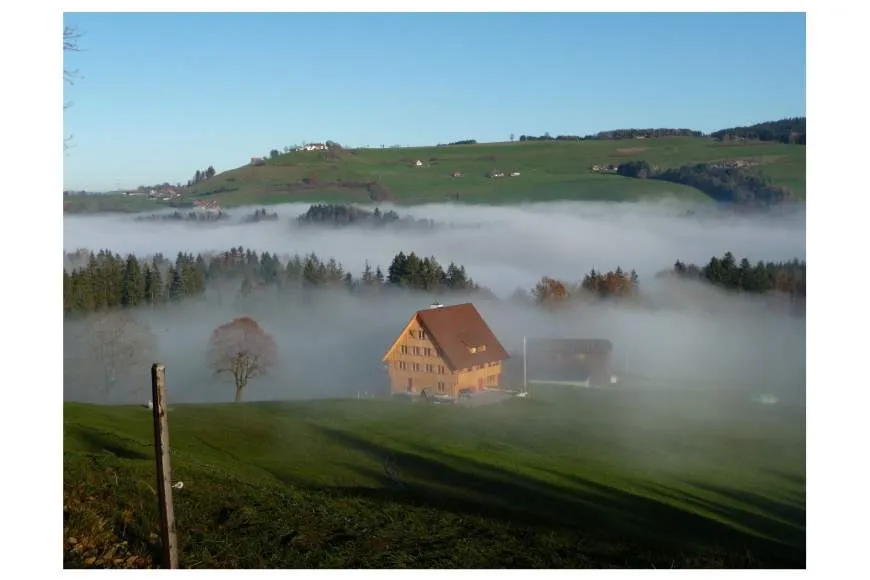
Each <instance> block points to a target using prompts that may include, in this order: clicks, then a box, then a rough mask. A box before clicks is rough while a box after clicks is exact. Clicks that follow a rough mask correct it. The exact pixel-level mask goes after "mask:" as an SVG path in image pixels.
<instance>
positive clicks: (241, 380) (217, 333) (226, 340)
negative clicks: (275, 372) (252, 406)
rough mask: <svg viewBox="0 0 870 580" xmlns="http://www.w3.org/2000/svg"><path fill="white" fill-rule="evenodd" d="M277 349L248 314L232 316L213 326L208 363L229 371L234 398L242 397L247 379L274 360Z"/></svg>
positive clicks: (261, 371)
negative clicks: (232, 381) (231, 318)
mask: <svg viewBox="0 0 870 580" xmlns="http://www.w3.org/2000/svg"><path fill="white" fill-rule="evenodd" d="M277 352H278V349H277V347H276V345H275V339H274V338H273V337H272V335H270V334H268V333H266V331H264V330H263V328H262V327H261V326H260V325H259V324H258V323H257V321H256V320H254V319H253V318H251V317H250V316H243V317H241V318H236V319H234V320H232V321H230V322H227V323H226V324H223V325H221V326H219V327H217V328H215V329H214V331H213V332H212V333H211V340H210V341H209V349H208V358H209V365H210V366H211V368H213V369H214V370H215V372H216V373H217V374H221V373H230V374H231V375H232V376H233V380H234V381H235V386H236V397H235V402H236V403H238V402H239V401H241V400H242V391H243V390H244V389H245V387H246V386H247V385H248V381H249V380H250V379H252V378H254V377H257V376H259V375H263V374H265V373H266V371H267V370H268V369H269V367H271V366H272V365H274V364H275V359H276V358H277Z"/></svg>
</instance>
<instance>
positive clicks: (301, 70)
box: [64, 13, 806, 191]
mask: <svg viewBox="0 0 870 580" xmlns="http://www.w3.org/2000/svg"><path fill="white" fill-rule="evenodd" d="M64 22H65V24H67V25H73V26H76V27H77V28H79V29H80V30H81V31H82V32H83V33H84V35H83V37H82V38H81V41H80V44H81V46H82V48H83V49H84V50H83V51H81V52H77V53H66V54H65V57H64V64H65V67H66V68H70V69H77V70H78V71H79V73H80V76H81V78H79V79H78V80H76V82H75V84H74V85H73V86H67V87H65V89H64V99H65V100H69V101H72V103H73V106H72V107H71V108H70V109H68V110H67V111H66V112H65V113H64V132H65V134H72V135H73V147H72V148H71V149H70V150H69V151H68V153H67V154H66V156H65V158H64V188H65V189H88V190H92V191H100V190H109V189H116V188H118V187H120V188H129V187H135V186H137V185H141V184H151V183H158V182H164V181H169V182H172V183H174V182H177V181H180V182H186V181H187V179H189V178H190V177H191V176H192V175H193V173H194V172H195V171H196V169H198V168H205V167H207V166H208V165H210V164H211V165H214V167H215V169H217V170H218V172H220V171H224V170H227V169H232V168H234V167H237V166H239V165H241V164H243V163H245V162H247V161H248V160H249V159H250V157H251V156H254V155H264V154H267V153H268V151H269V150H270V149H273V148H277V149H281V148H283V147H284V146H285V145H293V144H296V143H301V142H303V141H324V140H327V139H332V140H334V141H338V142H339V143H342V144H345V145H349V146H365V145H370V146H379V145H381V144H383V145H387V146H390V145H393V144H401V145H427V144H435V143H441V142H448V141H455V140H459V139H477V140H478V141H504V140H507V139H508V138H509V136H510V134H511V133H514V134H516V135H517V136H519V135H521V134H523V133H528V134H543V133H545V132H550V133H551V134H554V135H555V134H560V133H566V134H580V135H584V134H588V133H593V132H597V131H601V130H607V129H616V128H624V127H688V128H692V129H698V130H702V131H713V130H716V129H719V128H723V127H728V126H733V125H741V124H749V123H754V122H758V121H764V120H772V119H779V118H782V117H789V116H799V115H804V114H805V111H806V64H805V62H806V37H805V34H806V32H805V30H806V19H805V16H804V14H729V13H721V14H714V13H708V14H680V13H671V14H668V13H661V14H653V13H644V14H632V13H623V14H619V13H614V14H595V13H587V14H583V13H576V14H534V13H533V14H519V13H515V14H491V13H480V14H339V13H336V14H292V13H287V14H281V13H266V14H253V13H251V14H245V13H235V14H234V13H214V14H211V13H140V14H135V13H118V14H106V13H102V14H101V13H91V14H79V13H66V14H65V16H64Z"/></svg>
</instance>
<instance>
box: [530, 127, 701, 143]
mask: <svg viewBox="0 0 870 580" xmlns="http://www.w3.org/2000/svg"><path fill="white" fill-rule="evenodd" d="M703 136H704V133H702V132H701V131H693V130H692V129H615V130H612V131H599V132H598V133H595V134H594V135H585V136H583V137H581V136H579V135H557V136H555V137H553V136H552V135H550V134H549V133H544V134H543V135H538V136H535V135H520V141H615V140H619V139H638V138H643V139H656V138H660V137H703Z"/></svg>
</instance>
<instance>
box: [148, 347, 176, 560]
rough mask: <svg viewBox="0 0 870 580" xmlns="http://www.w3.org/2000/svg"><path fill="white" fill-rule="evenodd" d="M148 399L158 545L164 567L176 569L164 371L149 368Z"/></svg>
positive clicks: (160, 367)
mask: <svg viewBox="0 0 870 580" xmlns="http://www.w3.org/2000/svg"><path fill="white" fill-rule="evenodd" d="M151 397H152V399H153V402H154V404H153V410H152V412H153V413H154V459H155V461H156V464H157V501H158V502H159V504H158V507H159V508H160V541H161V542H162V548H163V565H164V566H166V567H167V568H178V544H177V542H176V537H175V510H174V509H173V506H172V467H171V465H170V462H169V421H168V418H167V416H166V367H164V366H163V365H162V364H160V363H154V364H153V365H151Z"/></svg>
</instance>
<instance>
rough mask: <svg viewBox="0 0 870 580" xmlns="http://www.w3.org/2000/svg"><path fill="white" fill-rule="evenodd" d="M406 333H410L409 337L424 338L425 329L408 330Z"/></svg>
mask: <svg viewBox="0 0 870 580" xmlns="http://www.w3.org/2000/svg"><path fill="white" fill-rule="evenodd" d="M408 334H410V335H411V338H417V339H420V340H426V331H425V330H409V331H408Z"/></svg>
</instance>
